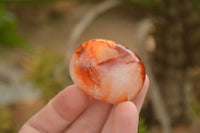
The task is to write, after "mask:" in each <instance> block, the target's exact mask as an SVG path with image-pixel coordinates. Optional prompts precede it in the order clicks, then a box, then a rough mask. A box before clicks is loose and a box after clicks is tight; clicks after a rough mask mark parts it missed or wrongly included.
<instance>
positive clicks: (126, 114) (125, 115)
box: [112, 101, 139, 133]
mask: <svg viewBox="0 0 200 133" xmlns="http://www.w3.org/2000/svg"><path fill="white" fill-rule="evenodd" d="M138 119H139V113H138V110H137V108H136V106H135V104H134V103H132V102H130V101H127V102H122V103H120V104H118V105H117V106H116V109H115V111H114V114H113V121H112V133H137V130H138Z"/></svg>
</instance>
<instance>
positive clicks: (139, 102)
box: [132, 75, 149, 112]
mask: <svg viewBox="0 0 200 133" xmlns="http://www.w3.org/2000/svg"><path fill="white" fill-rule="evenodd" d="M148 88H149V78H148V76H147V75H146V78H145V82H144V86H143V89H142V90H141V91H140V92H139V94H138V95H137V96H136V97H135V98H134V99H133V100H132V101H133V102H134V104H135V106H136V107H137V109H138V112H140V110H141V108H142V104H143V102H144V98H145V96H146V93H147V90H148Z"/></svg>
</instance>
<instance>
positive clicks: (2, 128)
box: [0, 106, 13, 133]
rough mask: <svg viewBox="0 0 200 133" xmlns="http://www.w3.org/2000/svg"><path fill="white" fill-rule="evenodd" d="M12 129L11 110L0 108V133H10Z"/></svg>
mask: <svg viewBox="0 0 200 133" xmlns="http://www.w3.org/2000/svg"><path fill="white" fill-rule="evenodd" d="M12 129H13V122H12V113H11V110H10V109H9V108H8V107H6V106H4V107H1V106H0V133H2V132H3V133H11V132H12Z"/></svg>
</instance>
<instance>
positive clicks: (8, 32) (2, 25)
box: [0, 3, 25, 47]
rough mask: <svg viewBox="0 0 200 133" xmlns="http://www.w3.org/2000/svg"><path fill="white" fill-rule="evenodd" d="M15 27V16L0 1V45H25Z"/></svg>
mask: <svg viewBox="0 0 200 133" xmlns="http://www.w3.org/2000/svg"><path fill="white" fill-rule="evenodd" d="M16 27H17V20H16V17H15V16H14V15H13V14H11V13H10V12H8V11H6V10H5V7H4V5H3V4H1V3H0V45H4V46H18V47H24V46H25V40H24V39H23V38H22V37H21V36H20V35H19V34H18V33H17V32H16V31H15V29H16Z"/></svg>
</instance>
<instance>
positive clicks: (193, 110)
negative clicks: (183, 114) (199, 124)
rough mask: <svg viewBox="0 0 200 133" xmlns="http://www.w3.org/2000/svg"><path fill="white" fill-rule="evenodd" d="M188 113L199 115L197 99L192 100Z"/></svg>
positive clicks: (199, 104) (199, 108)
mask: <svg viewBox="0 0 200 133" xmlns="http://www.w3.org/2000/svg"><path fill="white" fill-rule="evenodd" d="M190 114H191V115H192V116H193V117H194V118H196V117H200V103H199V102H198V101H194V102H193V103H192V104H191V107H190Z"/></svg>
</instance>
